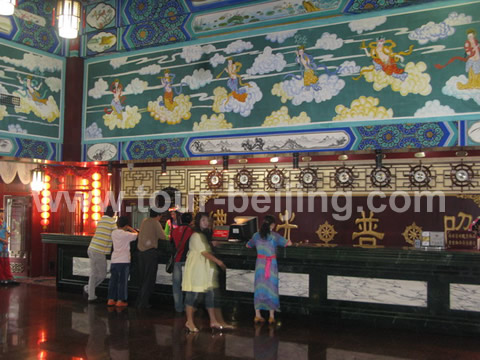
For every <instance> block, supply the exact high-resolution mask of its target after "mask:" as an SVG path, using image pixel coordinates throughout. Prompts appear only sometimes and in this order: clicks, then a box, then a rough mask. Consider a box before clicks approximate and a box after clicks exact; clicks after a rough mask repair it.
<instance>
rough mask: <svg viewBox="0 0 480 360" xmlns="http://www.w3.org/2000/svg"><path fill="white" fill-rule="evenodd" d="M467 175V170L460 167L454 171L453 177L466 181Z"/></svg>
mask: <svg viewBox="0 0 480 360" xmlns="http://www.w3.org/2000/svg"><path fill="white" fill-rule="evenodd" d="M468 177H469V176H468V172H467V170H464V169H460V170H458V171H457V172H456V173H455V178H456V179H457V180H458V181H460V182H465V181H468Z"/></svg>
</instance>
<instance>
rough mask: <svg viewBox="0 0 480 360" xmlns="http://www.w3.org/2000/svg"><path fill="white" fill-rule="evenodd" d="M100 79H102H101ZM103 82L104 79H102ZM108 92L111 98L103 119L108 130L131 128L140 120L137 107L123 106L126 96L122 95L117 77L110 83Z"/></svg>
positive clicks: (122, 90) (120, 84)
mask: <svg viewBox="0 0 480 360" xmlns="http://www.w3.org/2000/svg"><path fill="white" fill-rule="evenodd" d="M100 81H103V80H102V79H101V80H100ZM103 82H104V81H103ZM109 90H110V92H111V93H112V94H113V99H112V101H111V102H110V108H105V109H104V112H105V115H103V121H104V122H105V125H106V126H108V128H109V129H110V130H113V129H115V127H118V128H119V129H131V128H133V127H135V125H137V124H138V123H139V122H140V118H141V116H140V114H139V113H138V107H137V106H134V107H130V106H128V105H127V106H124V105H123V104H124V103H125V100H126V96H125V95H124V89H123V85H122V83H121V82H120V80H119V79H115V80H114V81H113V82H112V83H111V84H110V89H109Z"/></svg>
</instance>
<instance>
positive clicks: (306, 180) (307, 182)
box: [303, 173, 313, 184]
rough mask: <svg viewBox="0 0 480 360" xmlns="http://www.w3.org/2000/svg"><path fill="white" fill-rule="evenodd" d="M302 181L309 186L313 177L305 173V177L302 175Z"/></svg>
mask: <svg viewBox="0 0 480 360" xmlns="http://www.w3.org/2000/svg"><path fill="white" fill-rule="evenodd" d="M303 181H304V182H305V183H306V184H311V183H312V182H313V175H312V174H310V173H305V175H303Z"/></svg>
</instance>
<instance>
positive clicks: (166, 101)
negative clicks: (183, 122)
mask: <svg viewBox="0 0 480 360" xmlns="http://www.w3.org/2000/svg"><path fill="white" fill-rule="evenodd" d="M158 78H159V79H160V80H161V82H162V86H163V89H164V90H165V92H164V94H163V105H165V107H166V108H167V109H168V110H170V111H173V109H175V107H176V106H177V103H176V102H175V101H174V100H173V79H175V74H172V73H170V70H169V69H166V70H165V73H164V75H163V76H160V77H158Z"/></svg>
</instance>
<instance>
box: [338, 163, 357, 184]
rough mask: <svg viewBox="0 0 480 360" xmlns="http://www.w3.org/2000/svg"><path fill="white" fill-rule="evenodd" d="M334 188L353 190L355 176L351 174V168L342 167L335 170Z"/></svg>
mask: <svg viewBox="0 0 480 360" xmlns="http://www.w3.org/2000/svg"><path fill="white" fill-rule="evenodd" d="M333 180H334V181H335V186H336V187H341V188H343V189H345V188H348V187H350V188H353V187H354V186H353V183H354V182H355V174H354V173H353V167H347V166H342V167H339V168H337V169H336V170H335V174H334V176H333Z"/></svg>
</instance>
